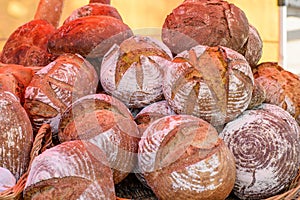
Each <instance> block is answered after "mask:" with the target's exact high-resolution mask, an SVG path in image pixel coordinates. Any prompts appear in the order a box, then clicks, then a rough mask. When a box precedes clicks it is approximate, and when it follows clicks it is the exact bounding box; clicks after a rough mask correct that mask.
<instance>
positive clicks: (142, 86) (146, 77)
mask: <svg viewBox="0 0 300 200" xmlns="http://www.w3.org/2000/svg"><path fill="white" fill-rule="evenodd" d="M171 58H172V54H171V52H170V50H169V49H168V47H166V46H165V45H164V44H163V43H161V42H159V41H157V40H155V39H153V38H151V37H147V36H133V37H130V38H128V39H126V40H124V41H123V42H122V43H121V44H120V45H114V46H113V47H112V48H111V49H110V50H109V51H108V52H107V54H106V55H105V56H104V57H103V60H102V64H101V71H100V80H101V85H102V87H103V89H104V91H105V92H107V93H108V94H111V95H113V96H114V97H116V98H118V99H120V100H121V101H122V102H124V103H125V104H126V105H127V106H128V107H130V108H141V107H144V106H147V105H149V104H151V103H154V102H156V101H159V100H162V99H163V93H162V81H163V75H164V68H165V62H164V60H171Z"/></svg>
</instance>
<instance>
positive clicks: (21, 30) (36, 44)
mask: <svg viewBox="0 0 300 200" xmlns="http://www.w3.org/2000/svg"><path fill="white" fill-rule="evenodd" d="M62 7H63V0H40V1H39V5H38V7H37V10H36V12H35V16H34V19H33V20H31V21H29V22H27V23H25V24H23V25H21V26H19V27H18V28H17V29H16V30H15V31H14V32H13V33H12V34H11V35H10V36H9V38H8V39H7V41H6V43H5V45H4V47H3V50H2V53H0V62H3V63H7V64H19V65H24V66H45V65H47V64H48V63H50V62H51V61H52V60H54V59H55V57H54V56H53V55H52V54H50V53H49V51H48V40H49V38H50V36H51V35H52V34H53V33H54V31H55V29H56V27H57V26H58V23H59V20H60V16H61V12H62Z"/></svg>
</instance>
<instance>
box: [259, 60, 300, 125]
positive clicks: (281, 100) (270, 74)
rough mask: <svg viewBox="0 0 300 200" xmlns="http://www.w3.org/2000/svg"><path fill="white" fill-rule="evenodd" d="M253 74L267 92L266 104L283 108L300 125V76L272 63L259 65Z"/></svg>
mask: <svg viewBox="0 0 300 200" xmlns="http://www.w3.org/2000/svg"><path fill="white" fill-rule="evenodd" d="M253 73H254V78H255V80H256V82H258V83H259V84H261V85H262V87H263V88H264V89H265V91H266V100H265V102H266V103H271V104H275V105H277V106H280V107H282V108H283V109H284V110H286V111H288V112H289V113H290V114H291V115H292V116H293V117H294V118H295V119H296V121H297V122H298V123H300V101H299V99H300V78H299V76H298V75H296V74H294V73H292V72H289V71H287V70H284V69H283V68H282V67H281V66H279V65H278V63H272V62H264V63H261V64H259V65H258V66H257V67H256V68H255V69H254V70H253Z"/></svg>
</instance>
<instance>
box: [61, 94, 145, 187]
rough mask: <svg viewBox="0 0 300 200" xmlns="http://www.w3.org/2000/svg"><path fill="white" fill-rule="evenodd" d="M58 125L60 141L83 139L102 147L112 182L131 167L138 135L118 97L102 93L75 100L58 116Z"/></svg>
mask: <svg viewBox="0 0 300 200" xmlns="http://www.w3.org/2000/svg"><path fill="white" fill-rule="evenodd" d="M59 128H60V131H59V135H58V136H59V140H60V142H65V141H70V140H78V139H81V140H87V141H89V142H91V143H93V144H95V145H96V146H97V147H98V148H100V149H102V150H103V151H104V153H105V154H106V156H107V158H108V161H109V163H110V167H111V168H112V169H113V176H114V182H115V183H119V182H120V181H122V180H123V179H124V178H125V177H126V176H127V175H128V174H129V173H130V172H131V171H132V170H133V168H134V166H135V164H136V159H137V150H138V141H139V138H140V137H139V134H138V129H137V125H136V123H135V122H134V120H133V117H132V115H131V113H130V112H129V110H128V109H127V108H126V106H125V105H124V104H123V103H122V102H120V101H119V100H117V99H115V98H113V97H110V96H108V95H106V94H93V95H88V96H85V97H83V98H81V99H78V100H77V101H75V102H74V103H73V104H72V105H70V106H69V107H68V108H67V109H66V111H65V112H64V114H63V115H62V119H61V121H60V125H59Z"/></svg>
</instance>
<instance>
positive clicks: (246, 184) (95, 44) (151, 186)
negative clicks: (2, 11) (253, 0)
mask: <svg viewBox="0 0 300 200" xmlns="http://www.w3.org/2000/svg"><path fill="white" fill-rule="evenodd" d="M38 3H39V4H38V7H37V11H36V13H33V14H34V19H33V20H31V21H28V22H26V23H25V24H23V25H22V26H20V27H18V28H17V29H16V30H15V31H14V32H13V33H12V34H11V35H10V37H9V38H8V39H7V41H6V43H5V45H4V47H3V51H2V52H0V111H1V112H0V119H1V120H0V130H1V131H0V199H28V200H29V199H70V200H73V199H114V200H115V199H116V200H130V199H141V200H146V199H155V200H156V199H205V200H206V199H212V200H215V199H226V200H231V199H232V200H238V199H265V198H268V200H279V199H284V200H290V199H296V198H298V196H299V195H298V194H299V191H300V190H299V188H300V174H299V171H298V169H299V168H300V157H299V155H300V152H299V151H300V142H299V140H300V139H299V134H300V131H299V130H300V128H299V121H300V117H299V106H298V104H299V103H298V101H299V100H298V99H299V95H298V88H299V87H300V85H299V76H298V75H296V74H293V73H291V72H288V71H287V70H285V69H283V68H282V67H281V66H279V65H278V64H277V63H275V62H265V63H259V62H260V59H261V56H262V53H263V52H262V48H263V42H262V38H261V37H260V34H259V30H258V29H256V27H254V26H253V25H252V24H251V23H250V21H248V19H247V17H246V15H245V13H244V12H243V10H241V9H240V8H238V7H237V6H235V5H234V4H232V3H229V2H226V1H225V0H185V1H182V2H180V4H179V5H178V6H177V7H174V8H170V11H171V13H170V14H169V15H167V16H165V18H164V19H162V26H161V27H160V28H161V29H160V30H159V33H157V29H156V30H155V31H154V29H153V27H152V28H150V29H147V31H148V30H149V34H148V35H147V33H146V34H145V30H142V31H141V30H134V29H132V27H130V26H129V25H127V24H126V23H127V18H126V17H128V16H127V15H126V14H128V13H126V10H125V12H124V10H122V9H120V11H121V12H120V13H122V16H121V14H120V13H119V11H118V9H117V8H116V7H113V5H111V4H110V3H111V1H110V0H90V1H88V3H87V4H85V5H83V6H81V7H78V8H77V9H74V10H72V11H71V12H70V13H67V15H66V18H65V19H63V20H60V17H61V13H62V8H63V4H64V2H63V0H40V1H39V2H38ZM173 3H174V2H173ZM74 5H75V4H74ZM146 7H147V8H148V6H146ZM172 9H173V10H172ZM149 12H151V9H150V8H149ZM123 14H125V15H123ZM131 14H132V13H129V16H130V15H131ZM149 16H150V15H149ZM135 17H137V16H135ZM138 17H139V16H138ZM140 34H141V35H140Z"/></svg>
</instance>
